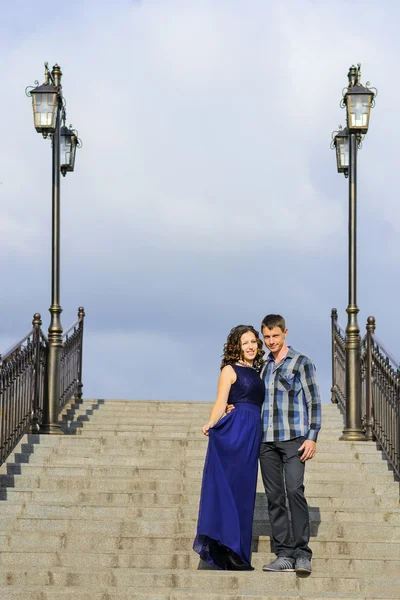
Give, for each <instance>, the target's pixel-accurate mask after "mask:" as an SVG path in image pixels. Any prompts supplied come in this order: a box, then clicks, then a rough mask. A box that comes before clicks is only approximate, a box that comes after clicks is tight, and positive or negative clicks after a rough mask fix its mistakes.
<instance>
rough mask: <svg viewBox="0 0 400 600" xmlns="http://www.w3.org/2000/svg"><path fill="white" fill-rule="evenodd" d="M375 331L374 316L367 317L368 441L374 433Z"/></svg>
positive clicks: (366, 390) (366, 431) (366, 400)
mask: <svg viewBox="0 0 400 600" xmlns="http://www.w3.org/2000/svg"><path fill="white" fill-rule="evenodd" d="M374 333H375V317H368V319H367V339H366V343H367V353H366V370H365V377H366V382H365V383H366V386H365V404H366V419H365V439H366V440H367V441H368V442H373V441H374V440H375V435H374V403H373V395H372V336H373V334H374Z"/></svg>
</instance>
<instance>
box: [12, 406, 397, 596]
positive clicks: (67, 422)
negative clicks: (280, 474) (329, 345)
mask: <svg viewBox="0 0 400 600" xmlns="http://www.w3.org/2000/svg"><path fill="white" fill-rule="evenodd" d="M209 411H210V405H209V404H206V403H200V402H198V403H189V402H187V403H184V402H145V401H117V400H107V401H104V400H85V401H84V402H83V404H81V405H78V406H70V407H69V409H68V410H67V411H66V412H65V413H64V415H63V417H62V419H63V427H64V429H65V431H66V432H68V433H69V434H71V435H65V436H37V435H29V436H25V438H24V439H23V440H22V443H20V444H19V446H18V447H17V448H16V451H15V453H14V454H12V455H11V456H10V458H9V459H8V461H7V463H6V464H4V465H3V466H2V467H1V469H0V598H1V600H184V599H188V600H283V599H284V598H285V599H287V598H297V599H300V600H311V599H312V600H318V599H321V600H322V599H324V600H327V599H329V600H334V599H335V600H340V599H342V600H344V599H350V598H365V599H366V598H368V599H372V598H374V599H375V600H378V599H381V600H383V599H389V598H391V599H396V600H399V598H400V504H399V485H398V483H395V481H394V478H393V473H392V472H390V471H389V469H388V466H387V463H386V461H385V460H383V459H382V454H381V453H380V452H379V451H378V450H377V448H376V444H374V443H349V442H346V443H344V442H339V441H338V437H339V435H340V433H341V430H342V428H343V422H342V418H341V415H340V413H339V410H338V408H337V407H336V406H333V405H323V430H322V431H321V434H320V439H319V442H318V453H317V455H316V457H315V459H313V460H312V461H310V462H309V463H308V464H307V469H306V471H307V475H306V493H307V498H308V501H309V505H310V515H311V521H312V538H311V546H312V548H313V551H314V559H313V574H312V576H311V577H309V578H306V579H302V578H298V577H296V575H295V574H294V573H284V574H283V573H279V574H277V573H264V572H262V570H261V568H262V565H263V564H264V563H265V562H267V561H269V560H271V559H272V558H273V555H272V554H271V549H270V538H269V524H268V520H267V516H266V515H267V511H266V500H265V495H264V492H263V489H262V485H261V480H259V484H258V488H257V500H256V511H255V522H254V531H253V565H254V566H255V568H256V570H255V571H254V572H244V573H239V572H225V571H224V572H222V571H213V570H209V569H206V568H204V565H202V564H199V559H198V557H197V555H196V554H195V553H194V552H193V551H192V543H193V538H194V535H195V530H196V519H197V509H198V501H199V490H200V483H201V475H202V468H203V461H204V455H205V451H206V445H207V440H206V438H205V437H204V436H203V435H202V434H201V431H200V426H201V425H202V424H203V423H205V422H206V421H207V419H208V416H209Z"/></svg>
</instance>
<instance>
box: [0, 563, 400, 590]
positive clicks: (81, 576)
mask: <svg viewBox="0 0 400 600" xmlns="http://www.w3.org/2000/svg"><path fill="white" fill-rule="evenodd" d="M266 577H268V579H267V582H266ZM399 581H400V577H399V576H398V575H389V574H385V575H376V574H373V575H368V574H365V575H364V574H357V576H354V575H348V576H342V577H332V576H329V575H322V574H319V575H317V574H313V576H312V577H309V578H304V579H302V578H299V577H296V575H295V574H294V573H292V574H289V573H287V574H284V575H283V574H280V575H278V576H277V575H276V574H269V575H268V574H265V573H262V574H259V575H258V576H257V575H255V573H254V572H250V573H249V572H242V573H237V572H236V573H232V572H229V571H204V570H198V571H188V570H185V569H173V570H172V569H171V570H167V569H165V570H164V571H160V570H158V569H154V570H152V569H124V568H117V569H115V568H114V569H107V568H103V569H102V570H101V571H93V570H90V569H84V568H82V567H81V568H80V569H75V570H74V572H71V570H70V569H69V568H65V567H53V568H50V569H35V570H23V569H15V568H8V569H0V586H1V585H4V586H8V587H10V586H13V585H17V586H42V587H45V586H46V585H48V586H63V587H68V586H73V587H74V588H75V590H76V592H78V593H79V588H80V587H83V588H87V587H88V586H90V587H91V588H92V589H93V591H99V590H102V589H103V591H104V589H106V588H108V587H114V588H135V589H136V590H137V591H147V592H150V593H153V592H154V591H156V590H157V588H161V589H170V590H171V591H173V589H174V588H181V589H186V590H188V591H193V590H204V589H211V590H213V592H223V593H226V592H227V591H231V592H235V593H236V594H237V593H243V592H244V593H246V592H248V591H249V592H257V593H258V594H262V593H264V592H265V588H266V587H267V588H268V593H269V594H271V593H272V592H275V593H276V594H281V593H282V591H284V592H286V593H287V592H292V593H293V592H297V593H298V594H300V595H302V594H307V593H308V594H310V593H311V594H313V595H316V594H317V593H329V592H335V593H336V594H337V593H338V592H339V593H341V594H348V593H349V592H350V593H363V592H364V591H368V592H371V591H375V593H376V592H379V593H382V592H389V593H394V592H396V591H398V589H399V587H398V586H399Z"/></svg>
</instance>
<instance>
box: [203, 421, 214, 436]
mask: <svg viewBox="0 0 400 600" xmlns="http://www.w3.org/2000/svg"><path fill="white" fill-rule="evenodd" d="M212 426H213V424H212V423H211V421H210V422H209V423H207V424H206V425H203V427H202V428H201V430H202V432H203V433H204V435H207V436H208V432H209V430H210V429H211V428H212Z"/></svg>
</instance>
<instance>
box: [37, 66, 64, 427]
mask: <svg viewBox="0 0 400 600" xmlns="http://www.w3.org/2000/svg"><path fill="white" fill-rule="evenodd" d="M52 75H53V78H54V85H55V86H56V87H57V88H59V89H61V87H60V86H61V76H62V73H61V69H60V67H59V66H58V65H55V66H54V67H53V71H52ZM61 109H62V96H61V94H59V95H58V98H57V107H56V111H57V113H56V129H55V132H54V133H53V138H52V146H53V148H52V150H53V151H52V244H51V306H50V308H49V311H50V325H49V330H48V334H49V353H48V361H49V364H48V381H47V390H48V402H47V403H46V404H47V410H46V411H44V414H43V422H42V425H41V430H42V431H43V433H62V431H61V426H60V424H59V422H58V414H59V402H60V385H61V382H60V374H61V354H62V348H63V341H62V333H63V328H62V325H61V318H60V315H61V313H62V308H61V305H60V121H61Z"/></svg>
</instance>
